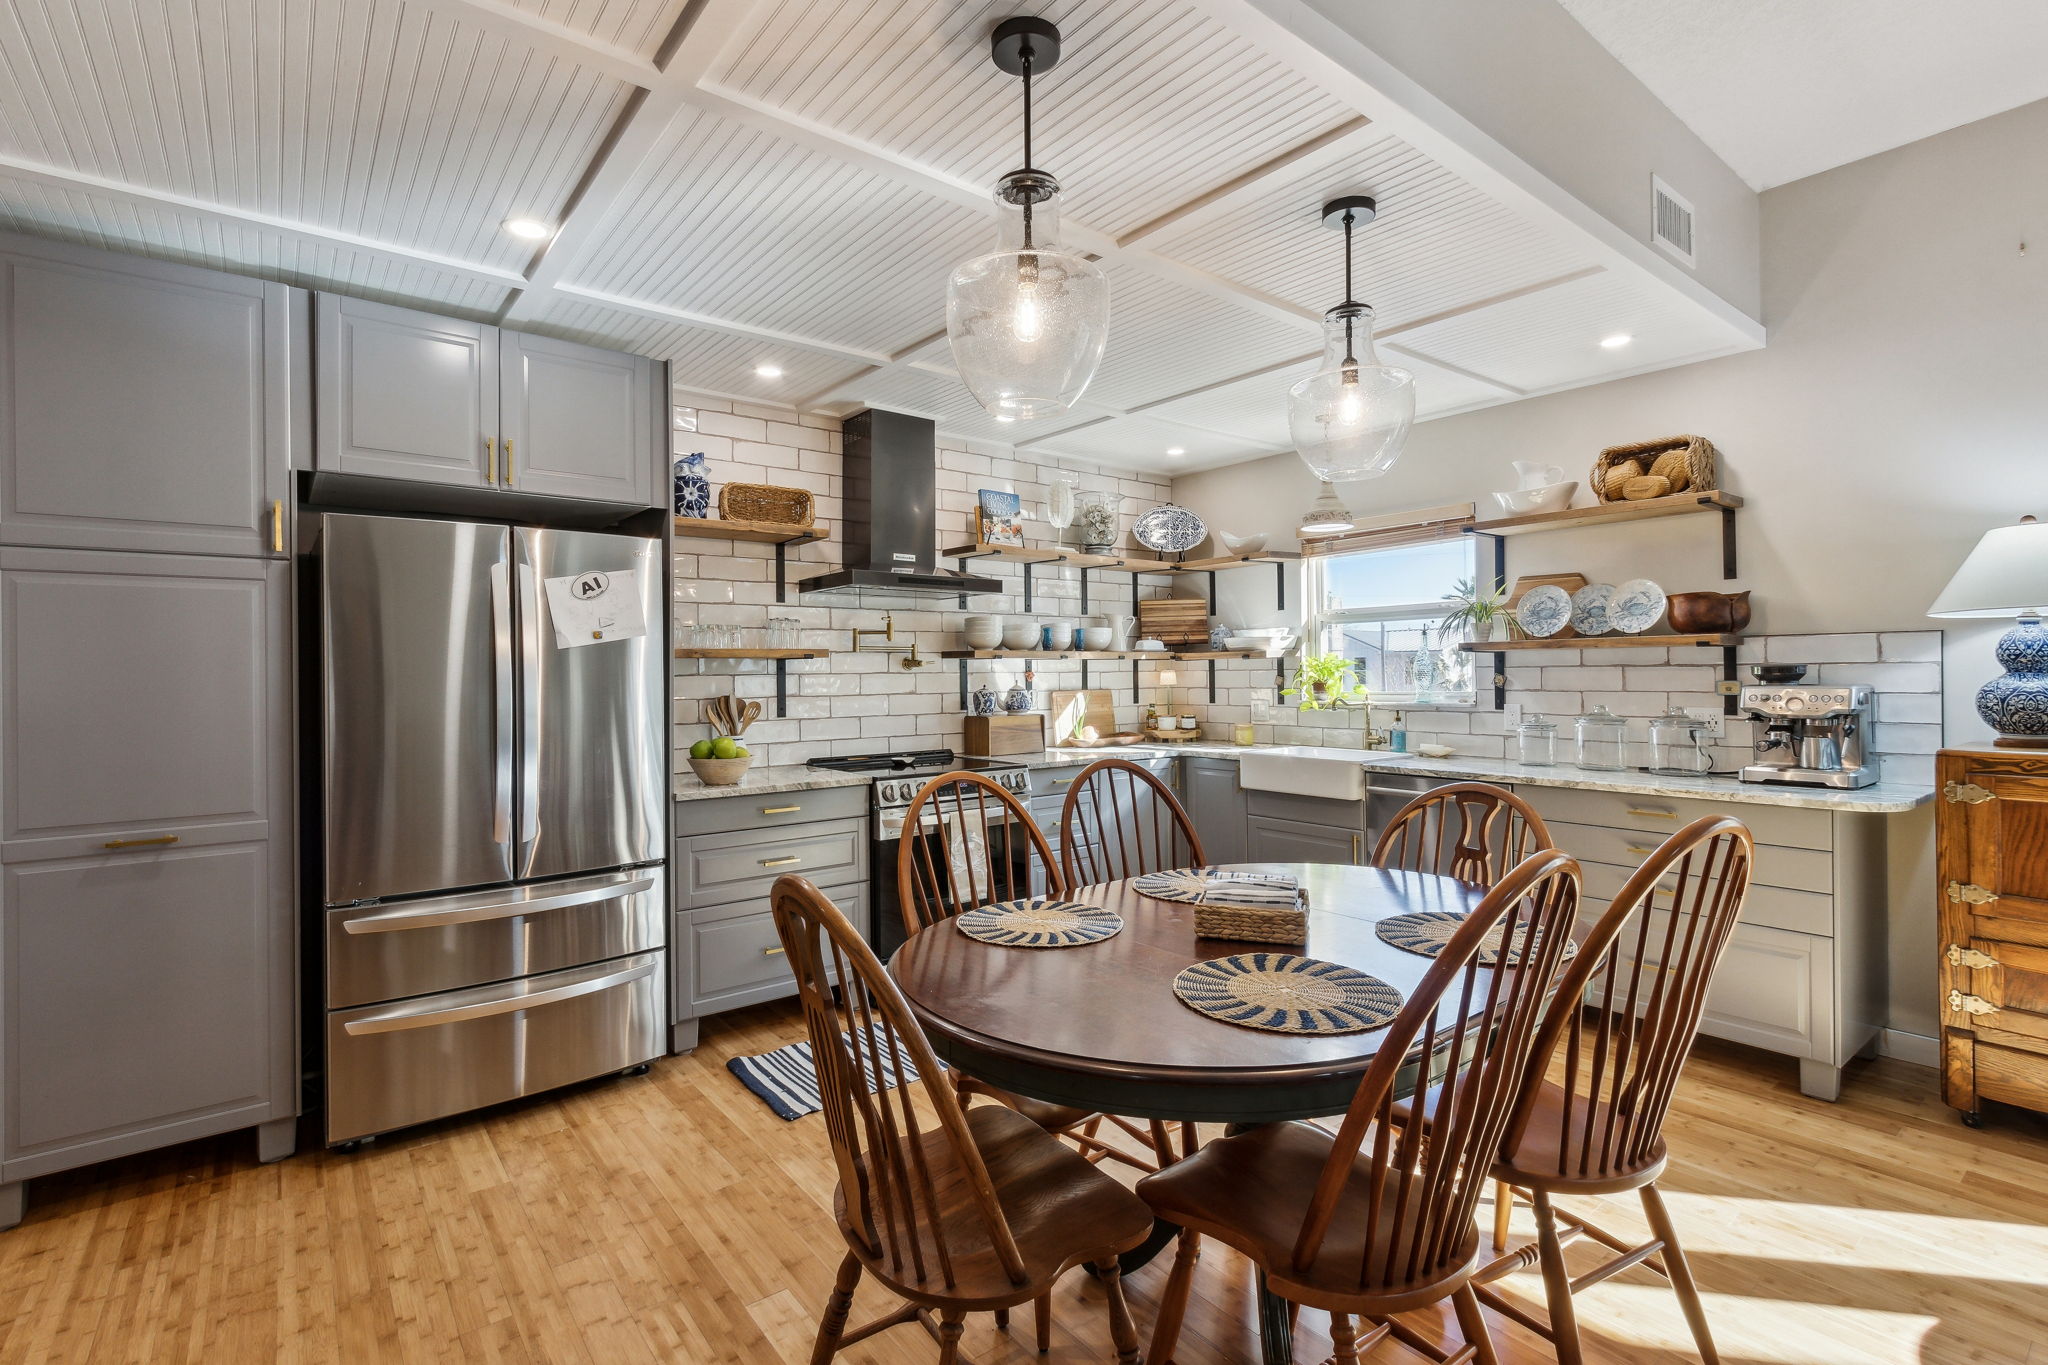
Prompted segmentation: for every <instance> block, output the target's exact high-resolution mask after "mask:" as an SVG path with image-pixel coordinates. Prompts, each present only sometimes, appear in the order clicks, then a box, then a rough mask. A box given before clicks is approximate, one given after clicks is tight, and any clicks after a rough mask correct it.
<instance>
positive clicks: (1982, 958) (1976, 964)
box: [1948, 943, 1999, 971]
mask: <svg viewBox="0 0 2048 1365" xmlns="http://www.w3.org/2000/svg"><path fill="white" fill-rule="evenodd" d="M1948 962H1949V965H1950V966H1951V967H1968V968H1970V969H1971V970H1972V971H1983V970H1984V969H1985V968H1986V967H1996V966H1998V965H1999V961H1998V959H1997V958H1995V957H1993V956H1992V955H1991V954H1989V953H1985V952H1979V951H1978V950H1977V949H1975V948H1965V947H1964V946H1963V945H1962V944H1960V943H1951V944H1949V945H1948Z"/></svg>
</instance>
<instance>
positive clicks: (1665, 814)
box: [1628, 806, 1678, 820]
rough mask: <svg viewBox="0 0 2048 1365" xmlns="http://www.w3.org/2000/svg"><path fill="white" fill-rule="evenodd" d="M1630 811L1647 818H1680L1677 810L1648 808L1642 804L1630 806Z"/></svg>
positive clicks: (1632, 813)
mask: <svg viewBox="0 0 2048 1365" xmlns="http://www.w3.org/2000/svg"><path fill="white" fill-rule="evenodd" d="M1628 813H1629V814H1630V815H1640V816H1642V817H1643V819H1645V820H1676V819H1677V818H1678V812H1677V811H1675V810H1648V809H1645V808H1644V807H1642V806H1630V807H1629V808H1628Z"/></svg>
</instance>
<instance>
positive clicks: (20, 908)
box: [0, 236, 306, 1227]
mask: <svg viewBox="0 0 2048 1365" xmlns="http://www.w3.org/2000/svg"><path fill="white" fill-rule="evenodd" d="M304 306H305V305H304V295H303V294H300V293H299V291H296V290H292V289H289V288H287V287H286V286H284V285H279V284H274V283H266V282H264V281H259V280H249V279H243V278H239V277H235V276H228V275H221V274H216V273H214V272H211V271H205V270H198V269H192V268H189V267H185V266H179V265H171V264H166V263H161V262H153V261H143V260H138V259H133V258H129V257H124V256H115V255H111V254H106V253H101V252H95V251H89V250H85V249H82V248H75V247H70V246H66V245H60V244H55V243H48V242H40V241H33V240H29V239H24V238H18V237H12V236H0V1227H8V1226H12V1225H13V1224H14V1223H15V1222H18V1221H19V1220H20V1217H21V1213H22V1194H21V1191H22V1186H21V1182H22V1181H24V1180H26V1179H28V1178H30V1177H32V1176H37V1175H44V1174H48V1173H50V1172H54V1171H60V1170H65V1169H68V1168H71V1167H74V1166H81V1165H86V1164H88V1163H91V1162H95V1161H101V1160H104V1159H106V1158H109V1157H114V1156H121V1155H125V1154H127V1153H132V1152H137V1151H143V1150H146V1149H149V1148H152V1147H159V1146H164V1145H168V1144H170V1143H174V1142H181V1141H184V1140H187V1139H189V1138H195V1137H202V1136H206V1135H210V1134H215V1133H221V1132H227V1131H230V1130H233V1129H239V1128H248V1127H254V1128H256V1129H257V1132H258V1151H259V1154H260V1155H261V1156H262V1157H263V1158H264V1159H266V1160H272V1159H276V1158H279V1157H283V1156H285V1155H288V1154H289V1153H290V1151H291V1150H292V1146H293V1140H294V1118H295V1115H296V1113H297V1110H298V1087H297V1074H296V1073H297V1045H296V1027H295V1020H294V1007H293V1000H294V990H293V985H294V983H293V979H292V978H293V972H294V963H295V958H296V953H295V928H294V918H295V917H294V911H293V906H294V892H295V888H294V876H295V873H294V866H295V825H296V818H295V815H294V809H293V800H294V796H293V771H294V769H293V755H292V744H291V734H292V700H291V660H292V641H291V613H290V606H291V585H290V574H291V565H290V560H289V541H288V537H289V534H290V524H289V523H290V517H289V515H288V511H289V505H290V501H291V492H290V477H291V475H290V471H291V464H292V460H291V447H292V444H293V440H294V434H295V432H297V431H299V430H302V429H303V423H304V411H303V408H304V405H305V402H306V394H305V391H304V390H305V386H304V384H303V383H302V382H300V379H299V376H301V375H302V374H303V373H304V367H303V358H302V357H300V356H297V355H295V354H294V347H295V346H296V345H300V344H302V342H301V341H299V340H296V339H295V336H296V337H300V338H302V337H303V335H304V333H303V325H304V324H303V309H304ZM295 318H297V319H298V320H299V321H298V326H299V328H300V329H301V330H300V331H298V332H297V333H296V334H295V332H294V319H295Z"/></svg>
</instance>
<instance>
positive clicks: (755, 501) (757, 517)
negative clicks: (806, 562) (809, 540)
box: [718, 483, 815, 526]
mask: <svg viewBox="0 0 2048 1365" xmlns="http://www.w3.org/2000/svg"><path fill="white" fill-rule="evenodd" d="M718 516H719V519H720V520H721V521H765V522H767V523H768V524H769V525H771V526H809V525H810V524H811V522H812V521H813V520H814V519H815V518H814V516H813V514H812V511H811V495H810V493H809V491H808V490H806V489H802V488H779V487H777V486H776V485H774V484H772V483H728V484H724V485H721V486H720V488H719V490H718Z"/></svg>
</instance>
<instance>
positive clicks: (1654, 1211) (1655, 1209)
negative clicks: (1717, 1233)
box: [1642, 1185, 1721, 1365]
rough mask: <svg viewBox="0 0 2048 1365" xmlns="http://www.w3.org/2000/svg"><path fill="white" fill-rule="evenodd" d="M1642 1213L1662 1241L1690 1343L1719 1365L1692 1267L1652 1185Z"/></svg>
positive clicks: (1709, 1362) (1646, 1190)
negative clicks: (1687, 1328) (1688, 1330)
mask: <svg viewBox="0 0 2048 1365" xmlns="http://www.w3.org/2000/svg"><path fill="white" fill-rule="evenodd" d="M1642 1196H1643V1212H1644V1214H1646V1215H1647V1216H1648V1217H1649V1220H1650V1231H1651V1232H1652V1233H1654V1234H1655V1235H1656V1237H1657V1240H1658V1241H1660V1242H1662V1243H1663V1244H1664V1269H1665V1272H1666V1273H1667V1274H1668V1275H1670V1276H1671V1288H1672V1290H1673V1292H1675V1293H1676V1294H1677V1295H1678V1306H1679V1307H1680V1308H1683V1309H1684V1310H1685V1321H1686V1325H1687V1326H1689V1327H1691V1328H1692V1339H1693V1344H1694V1345H1696V1346H1698V1347H1699V1351H1700V1359H1701V1360H1702V1361H1704V1362H1705V1363H1706V1365H1720V1362H1721V1356H1720V1354H1719V1353H1718V1352H1717V1351H1715V1350H1714V1335H1713V1333H1712V1332H1709V1331H1708V1330H1707V1310H1706V1307H1705V1305H1703V1304H1702V1303H1701V1302H1700V1287H1699V1285H1698V1284H1696V1283H1694V1282H1693V1278H1692V1266H1691V1265H1690V1264H1688V1263H1687V1261H1686V1259H1685V1252H1684V1251H1682V1250H1681V1249H1680V1248H1679V1245H1678V1230H1677V1229H1676V1228H1674V1227H1673V1226H1672V1225H1671V1213H1670V1211H1669V1210H1668V1209H1666V1208H1665V1207H1664V1196H1663V1195H1662V1194H1660V1193H1658V1191H1657V1187H1656V1186H1655V1185H1645V1186H1643V1188H1642Z"/></svg>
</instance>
